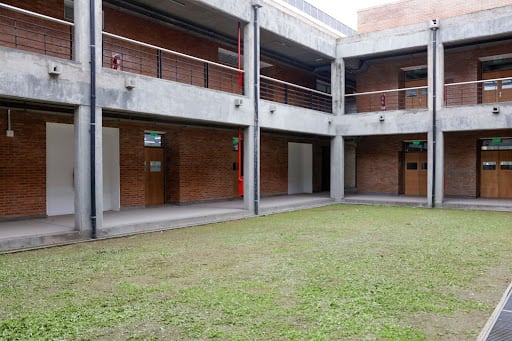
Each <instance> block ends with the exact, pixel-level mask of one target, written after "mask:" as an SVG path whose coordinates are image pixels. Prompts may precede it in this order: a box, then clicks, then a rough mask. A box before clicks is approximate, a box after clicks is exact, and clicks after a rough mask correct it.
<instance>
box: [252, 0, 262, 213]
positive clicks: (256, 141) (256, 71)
mask: <svg viewBox="0 0 512 341" xmlns="http://www.w3.org/2000/svg"><path fill="white" fill-rule="evenodd" d="M252 7H253V10H254V155H253V157H254V214H255V215H258V214H259V188H258V184H259V174H258V169H259V162H258V155H259V143H260V138H259V136H260V131H259V130H260V124H259V101H260V84H259V83H260V75H259V71H260V70H259V67H258V59H259V58H260V56H259V53H258V47H259V44H260V41H259V40H260V39H259V23H258V9H259V8H261V5H260V4H258V3H257V2H256V3H254V4H253V6H252Z"/></svg>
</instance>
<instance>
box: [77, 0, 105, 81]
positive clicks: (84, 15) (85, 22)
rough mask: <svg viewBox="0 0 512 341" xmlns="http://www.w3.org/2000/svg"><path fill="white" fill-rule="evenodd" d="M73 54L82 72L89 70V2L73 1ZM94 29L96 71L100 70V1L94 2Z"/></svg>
mask: <svg viewBox="0 0 512 341" xmlns="http://www.w3.org/2000/svg"><path fill="white" fill-rule="evenodd" d="M73 3H74V5H73V6H74V7H73V9H74V18H75V19H74V24H75V25H74V48H75V50H74V54H75V61H77V62H79V63H81V64H82V69H83V70H89V69H90V68H89V67H90V60H91V59H90V46H91V42H90V38H89V36H90V25H89V23H90V16H89V13H90V7H89V1H74V2H73ZM94 5H95V7H94V8H95V9H94V12H95V27H96V32H95V33H96V39H95V44H96V61H97V63H96V70H97V71H100V70H101V61H102V48H103V47H102V45H103V44H102V30H103V13H102V1H101V0H95V4H94Z"/></svg>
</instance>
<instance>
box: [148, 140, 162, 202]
mask: <svg viewBox="0 0 512 341" xmlns="http://www.w3.org/2000/svg"><path fill="white" fill-rule="evenodd" d="M144 170H145V176H146V206H154V205H163V204H164V187H165V186H164V149H163V148H151V147H146V148H144Z"/></svg>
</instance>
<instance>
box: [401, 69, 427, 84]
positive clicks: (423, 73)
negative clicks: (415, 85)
mask: <svg viewBox="0 0 512 341" xmlns="http://www.w3.org/2000/svg"><path fill="white" fill-rule="evenodd" d="M404 73H405V80H406V81H412V80H416V79H426V78H427V76H428V73H427V68H426V67H425V68H423V67H422V68H419V69H414V70H407V71H405V72H404Z"/></svg>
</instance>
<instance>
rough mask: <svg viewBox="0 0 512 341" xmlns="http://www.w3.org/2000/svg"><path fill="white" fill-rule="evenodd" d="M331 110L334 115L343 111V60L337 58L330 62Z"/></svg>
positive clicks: (341, 113)
mask: <svg viewBox="0 0 512 341" xmlns="http://www.w3.org/2000/svg"><path fill="white" fill-rule="evenodd" d="M331 94H332V112H333V114H334V115H343V114H344V113H345V96H344V95H345V62H344V61H343V58H337V59H336V60H335V61H333V62H332V63H331Z"/></svg>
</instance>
